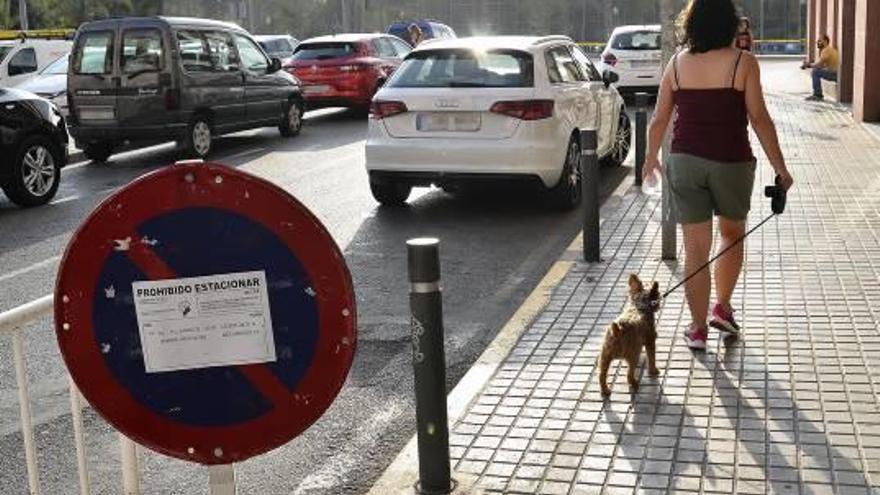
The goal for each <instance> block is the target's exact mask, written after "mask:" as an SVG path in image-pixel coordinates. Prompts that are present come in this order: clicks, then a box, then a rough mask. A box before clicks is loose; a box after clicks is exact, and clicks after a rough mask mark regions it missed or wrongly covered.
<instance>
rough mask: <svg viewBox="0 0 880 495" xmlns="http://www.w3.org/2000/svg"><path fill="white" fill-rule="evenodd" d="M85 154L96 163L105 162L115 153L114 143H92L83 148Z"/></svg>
mask: <svg viewBox="0 0 880 495" xmlns="http://www.w3.org/2000/svg"><path fill="white" fill-rule="evenodd" d="M82 151H83V155H85V156H86V158H88V159H89V160H91V161H93V162H95V163H104V162H106V161H107V160H108V159H110V155H112V154H113V145H112V144H110V143H92V144H87V145H86V146H85V147H84V148H83V150H82Z"/></svg>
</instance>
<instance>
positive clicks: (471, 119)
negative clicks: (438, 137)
mask: <svg viewBox="0 0 880 495" xmlns="http://www.w3.org/2000/svg"><path fill="white" fill-rule="evenodd" d="M416 129H418V130H419V131H422V132H476V131H478V130H480V114H479V113H478V112H433V113H420V114H418V115H417V116H416Z"/></svg>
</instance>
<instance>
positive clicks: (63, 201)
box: [49, 195, 82, 205]
mask: <svg viewBox="0 0 880 495" xmlns="http://www.w3.org/2000/svg"><path fill="white" fill-rule="evenodd" d="M81 197H82V196H75V195H74V196H68V197H66V198H58V199H56V200H54V201H51V202H50V203H49V204H50V205H59V204H61V203H67V202H68V201H75V200H77V199H79V198H81Z"/></svg>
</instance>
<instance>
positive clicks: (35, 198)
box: [0, 88, 67, 206]
mask: <svg viewBox="0 0 880 495" xmlns="http://www.w3.org/2000/svg"><path fill="white" fill-rule="evenodd" d="M0 156H2V159H0V188H2V189H3V192H4V193H6V197H8V198H9V200H10V201H12V202H13V203H16V204H18V205H21V206H37V205H41V204H45V203H48V202H49V201H50V200H51V199H52V198H53V197H54V196H55V193H56V192H57V191H58V183H59V182H60V181H61V168H62V167H64V166H65V165H67V130H66V128H65V125H64V117H62V116H61V112H60V111H59V110H58V107H57V106H56V105H55V104H54V103H52V102H50V101H48V100H46V99H44V98H40V97H39V96H37V95H35V94H33V93H29V92H27V91H22V90H20V89H15V88H0Z"/></svg>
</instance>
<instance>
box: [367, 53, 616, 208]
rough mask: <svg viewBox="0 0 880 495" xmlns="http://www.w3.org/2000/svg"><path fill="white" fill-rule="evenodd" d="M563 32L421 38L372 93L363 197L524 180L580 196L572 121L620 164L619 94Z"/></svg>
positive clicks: (564, 202) (388, 200) (574, 199)
mask: <svg viewBox="0 0 880 495" xmlns="http://www.w3.org/2000/svg"><path fill="white" fill-rule="evenodd" d="M612 82H614V75H613V74H611V73H609V74H606V75H605V76H604V77H603V75H601V74H600V73H599V71H598V70H596V68H595V66H593V64H592V63H591V62H590V60H589V59H588V58H587V56H586V54H585V53H584V52H583V51H582V50H581V49H580V48H579V47H578V46H577V45H576V44H575V43H574V42H572V40H571V39H570V38H567V37H564V36H548V37H519V36H516V37H514V36H498V37H476V38H458V39H445V40H430V41H428V42H425V43H422V44H420V45H419V46H418V48H416V49H415V50H413V52H412V53H410V54H409V55H408V56H407V57H406V60H404V62H403V64H402V65H401V66H400V68H399V69H397V71H396V72H395V73H394V75H393V76H392V77H391V78H390V79H389V80H388V82H387V83H386V84H385V86H383V87H382V89H381V90H379V92H378V93H377V94H376V96H375V97H374V98H373V103H372V106H371V110H370V121H369V131H368V136H367V143H366V168H367V172H368V173H369V176H370V189H371V191H372V193H373V197H374V198H376V200H377V201H379V202H380V203H382V204H383V205H402V204H403V203H404V202H405V201H406V199H407V198H408V197H409V194H410V192H411V190H412V187H413V186H426V185H431V184H434V185H438V186H440V187H443V188H444V189H454V188H456V186H458V185H460V184H462V183H467V182H470V181H475V180H486V179H488V180H491V181H496V180H501V179H518V180H530V181H533V182H537V183H539V184H541V185H542V186H543V187H544V188H546V189H547V190H549V191H550V192H551V194H552V196H553V199H554V202H555V203H557V204H558V205H559V206H560V207H562V208H573V207H574V206H575V205H577V204H578V203H579V202H580V192H581V174H580V167H579V166H578V163H579V157H580V141H579V131H580V130H581V129H596V130H597V131H598V132H597V141H598V149H597V154H598V155H599V157H600V158H601V160H602V161H603V162H604V163H608V164H616V165H619V164H621V163H623V161H624V160H625V159H626V156H627V154H628V152H629V148H630V134H631V132H630V122H629V118H628V117H627V115H626V112H625V109H624V103H623V99H622V98H621V97H620V95H619V94H618V93H617V90H615V89H614V88H613V87H611V86H610V84H611V83H612Z"/></svg>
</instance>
